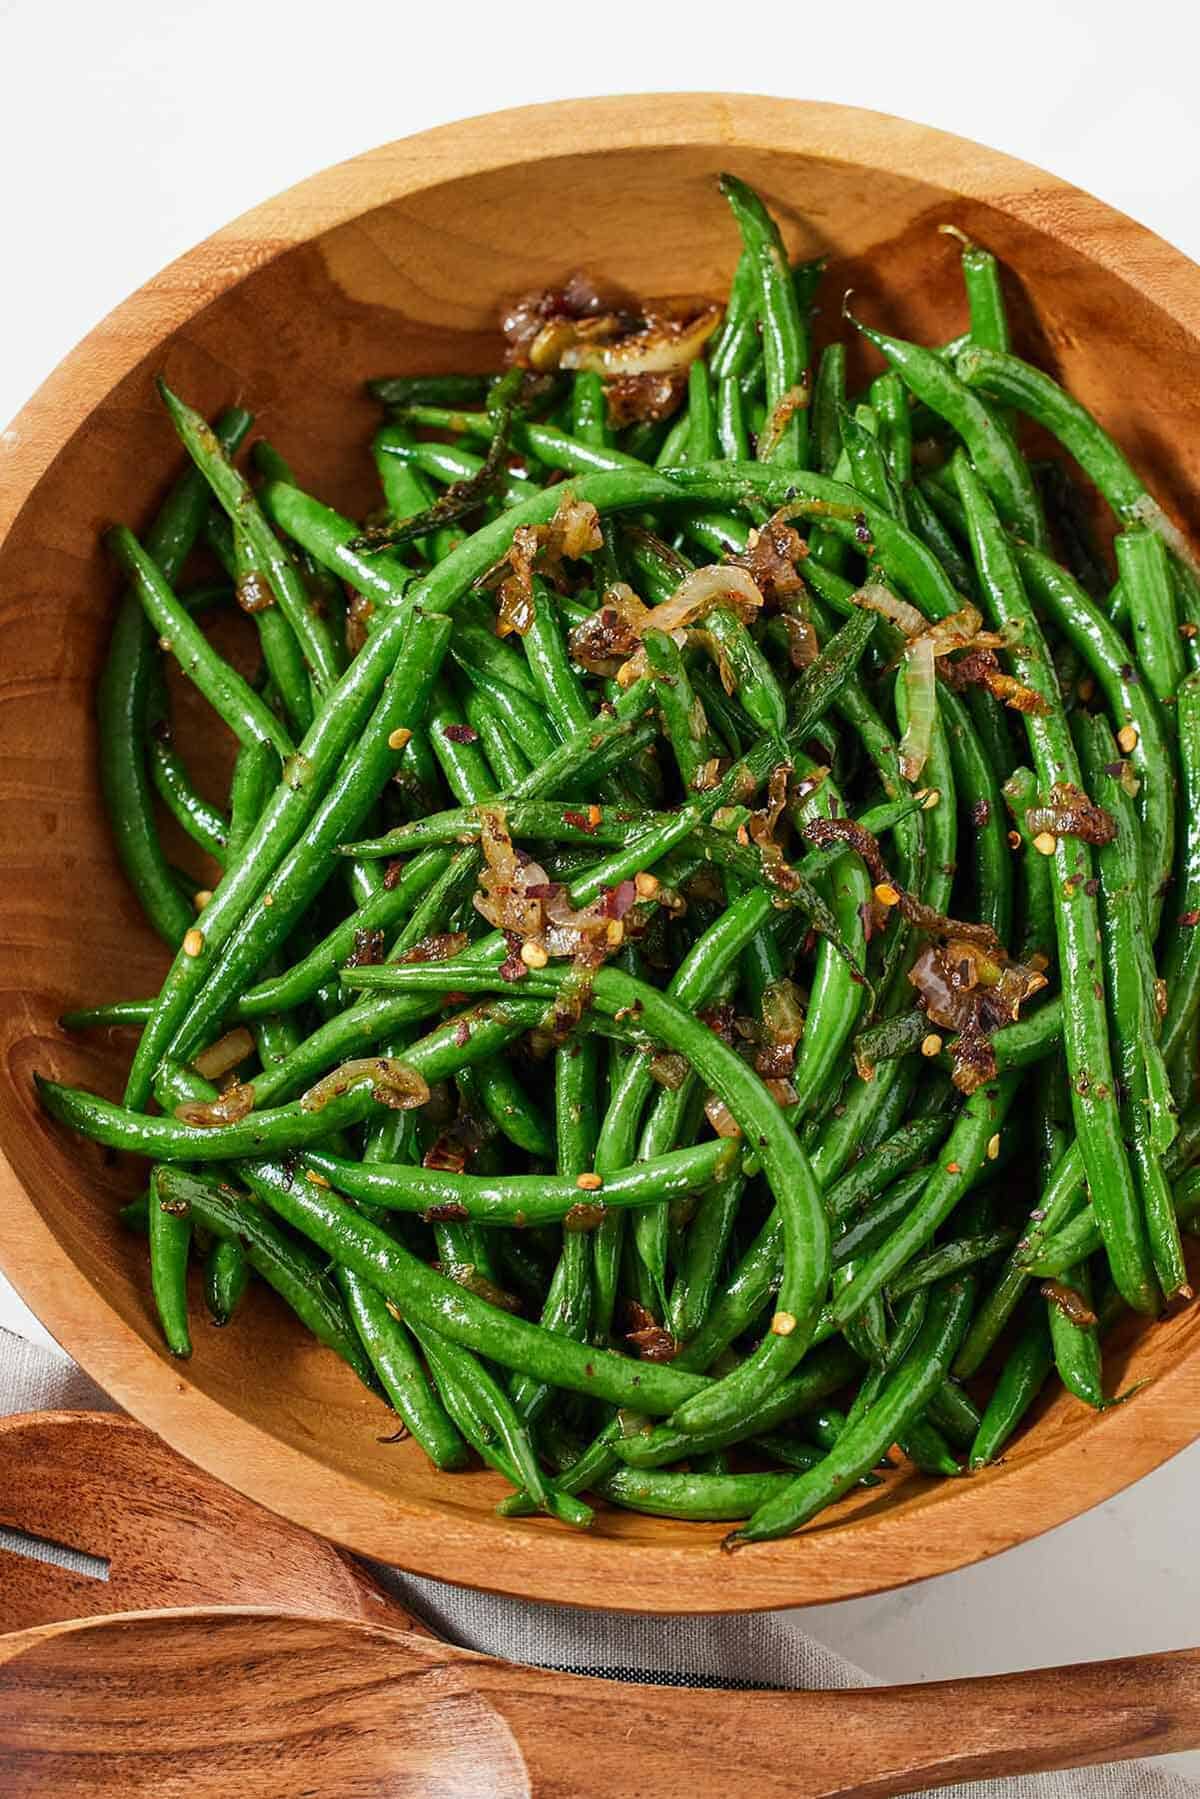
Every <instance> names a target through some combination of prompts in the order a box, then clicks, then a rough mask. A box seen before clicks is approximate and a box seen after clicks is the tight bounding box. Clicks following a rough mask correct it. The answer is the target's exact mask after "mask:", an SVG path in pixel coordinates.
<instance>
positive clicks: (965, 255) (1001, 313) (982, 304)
mask: <svg viewBox="0 0 1200 1799" xmlns="http://www.w3.org/2000/svg"><path fill="white" fill-rule="evenodd" d="M942 229H943V230H951V227H949V226H943V227H942ZM952 235H953V236H955V237H958V238H959V240H960V242H961V244H962V273H963V286H964V287H965V288H966V290H967V305H968V307H969V309H970V315H971V328H970V331H969V333H968V340H969V342H970V343H972V344H977V345H979V346H980V347H981V348H983V349H987V350H1007V349H1008V347H1009V342H1010V334H1009V328H1008V312H1007V309H1006V307H1005V304H1004V292H1003V289H1002V287H1001V284H1000V265H999V263H998V262H997V261H996V258H995V257H994V256H993V255H992V253H991V251H990V250H985V249H984V248H983V247H982V246H981V245H980V244H975V243H972V242H971V240H970V239H969V238H966V237H963V236H962V235H961V233H960V232H958V231H957V230H954V231H952Z"/></svg>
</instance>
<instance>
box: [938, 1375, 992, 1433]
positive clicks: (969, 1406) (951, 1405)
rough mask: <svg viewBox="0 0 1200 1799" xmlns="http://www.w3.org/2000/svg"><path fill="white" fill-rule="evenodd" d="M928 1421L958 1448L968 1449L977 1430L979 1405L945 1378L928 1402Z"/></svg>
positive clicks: (955, 1383) (955, 1384)
mask: <svg viewBox="0 0 1200 1799" xmlns="http://www.w3.org/2000/svg"><path fill="white" fill-rule="evenodd" d="M928 1416H929V1421H930V1423H931V1424H935V1425H937V1427H938V1429H939V1430H941V1431H944V1432H945V1434H946V1436H947V1437H948V1438H949V1439H950V1441H951V1442H952V1443H953V1444H954V1445H955V1446H956V1447H957V1448H959V1449H969V1448H970V1447H971V1445H972V1443H973V1442H974V1441H975V1438H976V1436H977V1434H978V1431H979V1425H980V1422H981V1420H980V1413H979V1407H978V1406H977V1405H976V1404H975V1401H974V1400H973V1399H972V1398H971V1397H970V1395H969V1394H967V1393H964V1392H963V1390H962V1388H961V1387H960V1386H959V1385H958V1384H957V1382H956V1381H953V1380H946V1381H943V1383H942V1385H941V1386H940V1387H939V1388H938V1390H937V1392H936V1393H935V1394H934V1396H933V1398H932V1399H931V1400H930V1402H929V1410H928Z"/></svg>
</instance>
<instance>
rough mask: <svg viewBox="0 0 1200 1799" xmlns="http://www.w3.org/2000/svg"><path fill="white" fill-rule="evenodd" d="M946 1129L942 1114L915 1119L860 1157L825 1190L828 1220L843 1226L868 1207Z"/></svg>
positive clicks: (922, 1154) (923, 1156)
mask: <svg viewBox="0 0 1200 1799" xmlns="http://www.w3.org/2000/svg"><path fill="white" fill-rule="evenodd" d="M947 1128H948V1126H947V1120H946V1118H945V1116H944V1114H943V1115H941V1116H932V1117H929V1118H914V1119H912V1120H910V1121H909V1122H908V1123H907V1124H903V1125H901V1126H900V1128H899V1130H897V1131H893V1132H892V1134H891V1135H890V1136H889V1137H887V1138H886V1139H885V1140H884V1142H883V1143H881V1144H880V1145H879V1146H878V1148H876V1149H875V1150H873V1151H871V1152H870V1154H867V1155H863V1156H860V1158H859V1159H858V1161H856V1162H855V1163H854V1164H853V1166H852V1167H851V1168H850V1169H849V1170H848V1171H847V1173H846V1174H844V1175H843V1176H842V1178H841V1179H840V1180H839V1181H836V1182H834V1184H833V1185H832V1186H830V1187H829V1188H828V1190H827V1191H826V1194H825V1209H826V1211H827V1212H828V1214H829V1216H830V1218H831V1219H832V1220H833V1221H834V1222H835V1223H837V1224H842V1223H844V1222H845V1221H846V1220H848V1219H849V1218H851V1217H853V1216H854V1214H855V1213H856V1212H859V1211H861V1210H863V1208H864V1207H866V1206H868V1205H870V1203H871V1201H872V1200H874V1199H877V1198H878V1197H879V1195H880V1194H881V1193H882V1192H883V1191H884V1190H885V1189H886V1188H887V1187H890V1186H891V1184H892V1182H893V1181H894V1180H895V1179H897V1177H898V1176H900V1175H902V1174H907V1173H908V1171H909V1170H910V1169H911V1168H913V1167H915V1166H916V1164H917V1163H919V1162H922V1161H923V1160H924V1159H925V1157H926V1156H927V1155H928V1154H929V1151H930V1150H931V1149H935V1148H936V1147H937V1145H938V1144H939V1143H940V1142H941V1141H942V1139H943V1137H945V1135H946V1131H947Z"/></svg>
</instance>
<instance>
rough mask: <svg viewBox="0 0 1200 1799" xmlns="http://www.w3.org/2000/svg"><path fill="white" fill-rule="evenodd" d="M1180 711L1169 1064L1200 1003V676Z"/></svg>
mask: <svg viewBox="0 0 1200 1799" xmlns="http://www.w3.org/2000/svg"><path fill="white" fill-rule="evenodd" d="M1176 716H1177V720H1178V727H1179V762H1180V768H1181V771H1182V775H1183V793H1182V811H1183V814H1184V817H1185V819H1186V821H1187V822H1186V827H1185V834H1184V838H1183V842H1182V843H1181V845H1180V853H1179V874H1178V879H1177V881H1176V885H1175V887H1174V889H1173V891H1172V899H1171V903H1172V910H1173V911H1174V914H1175V915H1174V918H1173V919H1172V921H1171V923H1170V926H1169V927H1168V929H1167V931H1166V933H1165V936H1164V941H1163V945H1162V949H1161V951H1160V954H1159V963H1160V967H1161V969H1162V975H1163V980H1164V982H1165V985H1166V993H1167V1012H1166V1017H1165V1018H1164V1019H1163V1027H1162V1053H1163V1057H1164V1059H1165V1060H1166V1062H1167V1063H1168V1065H1170V1063H1171V1061H1172V1060H1173V1058H1174V1057H1175V1056H1176V1055H1177V1053H1178V1052H1179V1050H1180V1049H1181V1047H1182V1046H1183V1044H1184V1043H1185V1041H1186V1040H1187V1039H1188V1038H1189V1037H1190V1036H1191V1034H1192V1032H1193V1027H1194V1024H1195V1019H1196V1013H1197V1008H1198V1007H1200V931H1198V930H1197V929H1196V924H1197V920H1200V675H1189V676H1188V678H1187V680H1186V681H1184V682H1183V683H1182V685H1181V686H1180V688H1179V693H1178V699H1177V706H1176Z"/></svg>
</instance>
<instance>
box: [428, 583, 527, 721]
mask: <svg viewBox="0 0 1200 1799" xmlns="http://www.w3.org/2000/svg"><path fill="white" fill-rule="evenodd" d="M496 622H497V621H496V619H495V618H494V617H493V615H492V613H491V611H490V609H489V608H488V607H486V606H480V607H478V608H476V607H475V606H473V605H468V604H467V603H466V602H464V603H463V606H462V608H461V609H460V611H459V615H458V618H457V619H456V621H455V626H454V642H453V644H452V646H451V650H450V656H451V660H452V661H454V662H457V663H458V665H459V667H460V668H461V669H463V670H464V671H465V670H469V669H473V668H474V669H478V670H479V672H480V673H481V674H483V675H485V676H489V677H491V678H492V679H493V680H496V681H502V682H503V683H504V685H505V686H506V687H511V688H513V689H514V690H515V691H516V692H517V693H519V694H523V695H524V697H525V698H526V699H527V700H534V701H536V700H538V699H540V698H541V693H540V690H539V688H538V684H537V682H536V681H535V679H534V677H533V674H532V672H531V670H530V668H529V665H528V663H527V662H526V660H525V658H524V656H522V655H521V654H520V652H519V651H518V650H516V649H514V648H513V646H512V644H511V643H509V642H508V640H507V639H506V638H503V637H498V636H497V635H496Z"/></svg>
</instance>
